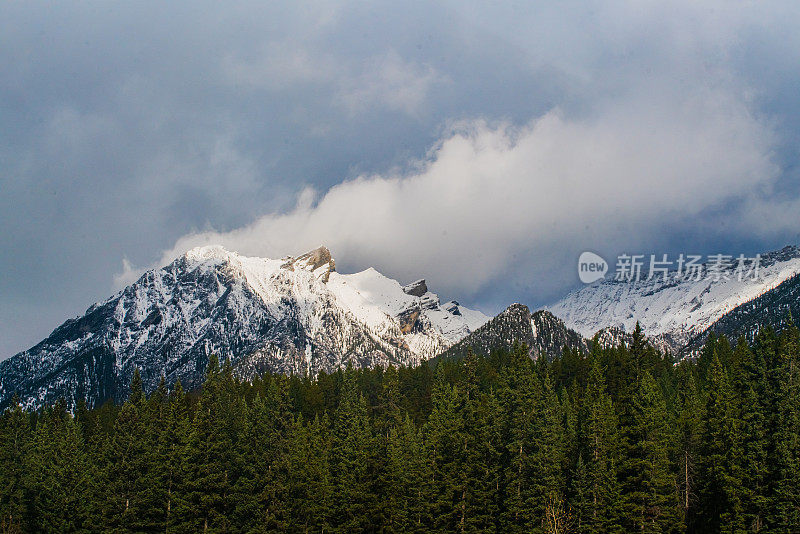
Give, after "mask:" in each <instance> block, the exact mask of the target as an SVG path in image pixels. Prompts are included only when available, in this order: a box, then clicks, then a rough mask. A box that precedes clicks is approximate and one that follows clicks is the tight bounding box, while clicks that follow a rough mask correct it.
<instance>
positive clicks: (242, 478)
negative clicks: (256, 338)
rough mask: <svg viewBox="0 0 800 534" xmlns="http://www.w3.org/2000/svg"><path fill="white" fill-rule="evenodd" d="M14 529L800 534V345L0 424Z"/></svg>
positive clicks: (399, 374)
mask: <svg viewBox="0 0 800 534" xmlns="http://www.w3.org/2000/svg"><path fill="white" fill-rule="evenodd" d="M0 513H1V514H2V519H1V523H2V532H271V531H281V532H284V531H286V532H552V533H567V532H588V533H599V532H619V533H624V532H798V531H800V334H798V330H797V329H796V328H795V327H790V328H786V329H784V330H782V332H781V333H780V334H777V333H775V332H773V331H772V330H771V329H769V328H765V329H762V330H761V332H760V333H759V334H758V336H757V338H756V339H755V341H754V343H752V344H748V343H747V342H746V341H744V340H743V339H742V340H739V341H738V342H736V343H733V344H732V343H730V342H729V341H728V340H727V339H726V338H724V337H720V338H717V337H712V338H710V339H709V340H708V342H707V344H706V345H705V346H704V348H703V349H702V350H701V352H700V353H699V355H698V357H697V358H695V359H693V360H692V361H689V360H684V361H681V362H680V363H677V364H675V363H673V361H672V359H671V358H670V357H668V356H664V355H662V354H660V353H658V352H657V351H655V350H654V349H653V348H652V347H650V346H649V345H648V344H647V343H646V342H645V340H644V337H643V336H642V334H641V331H639V330H638V329H637V332H636V333H635V334H634V336H633V341H632V342H631V343H630V344H629V345H628V346H623V347H617V348H605V349H604V348H599V347H595V348H594V349H593V350H592V351H591V352H590V353H589V354H581V353H578V352H575V351H570V350H567V351H565V353H564V354H563V355H562V356H561V357H560V358H557V359H555V360H554V361H550V362H549V361H547V360H545V359H544V358H542V359H539V360H538V361H533V360H531V359H530V358H528V357H527V350H526V348H525V347H511V348H509V350H508V351H505V352H497V353H493V354H491V355H489V356H476V355H474V354H471V353H470V354H468V355H467V356H466V358H464V359H462V360H459V361H441V362H432V363H428V364H424V365H422V366H420V367H416V368H403V369H394V368H389V369H385V370H383V369H373V370H345V371H340V372H337V373H334V374H331V375H325V374H323V375H320V376H318V377H316V378H315V379H310V378H303V377H298V376H290V377H285V376H280V375H265V376H263V377H261V378H260V379H257V380H255V381H254V382H251V383H242V382H239V381H238V380H237V379H236V378H235V377H234V375H233V373H232V370H231V368H230V366H229V365H227V364H225V363H222V364H220V363H218V362H217V361H216V360H214V359H213V358H212V360H211V362H210V363H209V365H208V370H207V377H206V381H205V385H204V387H203V388H202V390H201V391H196V392H186V391H183V389H182V388H181V386H180V384H177V385H176V386H175V387H174V388H172V389H171V390H168V389H167V388H166V387H165V386H164V385H163V384H162V386H161V387H159V389H158V390H156V391H155V392H153V393H152V394H151V395H149V397H148V396H146V395H145V394H144V393H143V391H142V387H141V380H140V379H139V377H138V375H137V376H135V377H134V380H133V382H132V384H131V394H130V398H129V400H128V401H127V402H126V403H125V404H124V405H122V406H116V405H114V404H112V403H108V404H106V405H103V406H101V407H99V408H97V409H93V410H88V409H86V408H85V407H83V406H79V407H78V408H77V409H76V410H74V413H70V412H69V411H67V410H66V409H65V407H64V406H61V405H56V406H50V407H47V408H45V409H42V410H38V411H26V410H23V409H21V408H20V407H19V406H12V407H10V408H9V409H7V410H6V411H5V413H4V414H3V416H2V422H1V423H0Z"/></svg>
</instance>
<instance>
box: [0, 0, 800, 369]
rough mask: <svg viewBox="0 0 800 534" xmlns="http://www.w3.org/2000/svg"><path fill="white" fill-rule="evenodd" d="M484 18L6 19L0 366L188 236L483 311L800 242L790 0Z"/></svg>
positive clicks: (359, 9) (114, 13) (280, 9)
mask: <svg viewBox="0 0 800 534" xmlns="http://www.w3.org/2000/svg"><path fill="white" fill-rule="evenodd" d="M487 4H488V3H483V2H481V3H477V2H476V3H470V2H463V1H459V2H437V3H431V4H428V3H422V2H397V1H393V2H387V3H381V2H352V3H351V2H338V1H337V2H331V3H327V2H316V3H303V5H302V6H300V5H296V3H293V2H284V3H273V2H235V1H229V2H198V1H193V2H183V1H171V2H145V1H137V2H127V3H119V2H57V3H50V2H3V3H2V4H0V73H2V75H0V224H1V225H2V232H0V268H1V269H2V271H1V274H2V275H1V276H0V358H3V357H8V356H10V355H12V354H14V353H16V352H17V351H19V350H23V349H25V348H28V347H29V346H31V345H33V344H34V343H36V342H38V341H39V340H41V339H42V338H44V337H45V336H46V335H47V334H48V333H49V332H50V331H51V330H52V329H53V328H54V327H56V326H57V325H58V324H60V323H61V322H63V321H64V320H65V319H67V318H69V317H73V316H76V315H80V314H82V313H83V311H84V310H85V309H86V308H87V307H88V306H89V305H90V304H91V303H93V302H95V301H97V300H100V299H104V298H106V297H108V296H109V295H111V294H112V293H113V292H114V291H116V290H118V289H119V288H120V287H121V286H123V285H124V284H126V283H129V282H130V281H132V280H134V279H135V277H136V276H137V275H138V274H140V273H141V272H142V270H144V269H147V268H150V267H152V266H155V265H160V264H163V263H165V262H168V261H169V260H170V259H172V258H173V257H175V256H176V255H178V254H180V253H182V252H184V251H185V250H186V249H188V248H190V247H192V246H195V245H198V244H205V243H220V244H223V245H224V246H226V247H228V248H230V249H232V250H237V251H239V252H241V253H244V254H250V255H262V256H271V257H277V256H284V255H286V254H297V253H301V252H304V251H305V250H307V249H310V248H313V247H315V246H317V245H319V244H326V245H327V246H328V247H329V248H330V249H331V250H332V252H333V254H334V257H335V258H336V261H337V266H338V268H339V270H340V271H343V272H353V271H356V270H361V269H364V268H366V267H368V266H374V267H375V268H377V269H378V270H380V271H381V272H383V273H385V274H387V275H389V276H392V277H395V278H397V279H399V280H400V281H401V282H404V283H405V282H408V281H410V280H412V279H416V278H420V277H424V278H427V279H428V282H429V283H428V285H429V287H431V289H432V290H434V291H436V292H438V293H439V294H440V296H441V297H443V298H448V299H450V298H455V299H457V300H459V301H460V302H461V303H462V304H466V305H470V306H473V307H478V308H480V309H481V310H483V311H484V312H486V313H496V312H498V311H499V310H501V309H502V308H504V307H505V306H507V305H508V304H510V303H512V302H515V301H520V302H524V303H527V304H529V305H532V306H540V305H543V304H547V303H549V302H551V301H553V300H554V299H556V298H557V297H558V296H559V295H561V294H563V293H564V292H565V291H567V290H569V289H570V288H572V287H574V286H575V284H576V283H577V282H578V280H577V272H576V269H575V263H576V261H577V257H578V255H579V254H580V253H581V252H582V251H583V250H593V251H596V252H599V253H601V254H603V255H605V256H606V258H607V259H608V258H609V257H612V258H613V256H614V255H616V254H618V253H620V252H629V253H631V252H639V253H647V254H649V253H659V254H661V253H678V252H686V253H695V252H697V253H703V254H710V253H718V252H722V253H730V254H736V255H738V254H739V253H746V254H753V253H755V252H759V251H766V250H771V249H774V248H780V247H782V246H783V245H785V244H788V243H799V242H800V180H799V178H800V170H799V169H798V162H800V146H799V145H798V141H800V100H798V88H799V87H800V32H798V31H797V28H798V27H800V3H798V2H797V1H796V0H793V1H786V2H769V1H757V2H756V1H736V0H734V1H730V0H726V1H721V0H720V1H700V2H698V1H697V0H686V1H683V0H673V1H670V2H664V3H661V2H655V1H649V0H637V1H591V0H584V1H580V2H570V1H565V2H552V1H544V2H531V1H525V2H516V3H515V2H502V3H492V5H491V6H489V5H487ZM612 263H613V262H612Z"/></svg>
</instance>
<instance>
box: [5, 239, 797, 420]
mask: <svg viewBox="0 0 800 534" xmlns="http://www.w3.org/2000/svg"><path fill="white" fill-rule="evenodd" d="M798 272H800V249H798V247H785V248H784V249H782V250H780V251H775V252H770V253H767V254H764V255H763V256H762V257H761V262H760V272H759V276H758V277H754V278H746V279H743V280H740V279H739V277H737V276H735V273H734V272H733V267H730V269H729V270H727V271H724V272H722V273H721V275H720V276H719V279H718V280H717V279H714V280H711V279H707V278H706V279H698V280H687V279H685V278H681V277H680V276H679V273H674V272H673V273H669V274H668V275H667V276H664V277H659V278H657V279H653V280H649V281H647V280H646V281H642V282H635V283H634V282H626V281H621V280H613V279H609V280H602V281H599V282H596V283H594V284H591V285H587V286H584V287H581V288H579V289H577V290H575V291H573V292H571V293H569V294H568V295H567V296H565V297H564V298H563V299H562V300H560V301H558V302H556V303H555V304H553V305H551V306H549V307H547V308H546V309H543V310H537V311H534V312H531V311H530V309H529V308H528V307H527V306H524V305H522V304H513V305H511V306H509V307H508V308H507V309H506V310H504V311H503V312H502V313H500V314H499V315H497V316H496V317H494V318H490V317H488V316H486V315H484V314H483V313H481V312H479V311H476V310H471V309H469V308H466V307H464V306H462V305H460V304H459V303H458V302H456V301H449V302H444V303H442V302H440V300H439V298H438V296H437V295H436V294H435V293H432V292H431V291H429V289H428V287H427V284H426V281H425V280H423V279H421V280H417V281H416V282H412V283H410V284H407V285H402V284H400V283H399V282H397V281H395V280H393V279H391V278H388V277H386V276H384V275H382V274H381V273H379V272H377V271H376V270H375V269H372V268H369V269H366V270H364V271H361V272H358V273H354V274H342V273H339V272H337V271H336V266H335V261H334V259H333V258H332V257H331V253H330V251H329V250H328V249H327V248H325V247H320V248H318V249H315V250H313V251H310V252H308V253H306V254H303V255H301V256H298V257H288V256H287V257H284V258H280V259H266V258H252V257H245V256H242V255H239V254H237V253H235V252H231V251H227V250H225V249H223V248H222V247H219V246H209V247H199V248H195V249H192V250H190V251H188V252H187V253H186V254H184V255H182V256H180V257H179V258H177V259H175V260H174V261H173V262H171V263H170V264H169V265H166V266H164V267H163V268H160V269H153V270H150V271H147V272H146V273H144V274H143V275H142V276H141V277H140V278H139V279H138V280H137V281H136V282H135V283H133V284H131V285H130V286H128V287H126V288H124V289H123V290H121V291H120V292H118V293H117V294H115V295H113V296H112V297H110V298H109V299H107V300H105V301H103V302H98V303H97V304H94V305H92V306H91V307H90V308H89V309H88V310H87V311H86V313H85V314H84V315H83V316H81V317H77V318H74V319H70V320H68V321H66V322H65V323H63V324H62V325H61V326H59V327H58V328H56V329H55V330H54V331H53V332H52V333H51V334H50V335H49V336H48V337H47V338H46V339H44V340H43V341H41V342H40V343H38V344H37V345H35V346H34V347H32V348H30V349H28V350H26V351H23V352H20V353H18V354H16V355H14V356H12V357H11V358H8V359H6V360H4V361H2V362H0V407H2V406H7V405H8V404H9V402H11V400H12V398H13V397H14V396H17V397H18V398H19V399H20V401H21V403H22V404H23V405H26V406H39V405H42V404H44V403H51V402H54V401H56V400H57V399H61V398H63V399H64V400H65V401H66V403H67V405H68V406H75V405H76V404H77V403H78V402H80V401H84V402H86V403H87V404H88V405H89V406H96V405H98V404H99V403H102V402H104V401H106V400H109V399H111V400H114V401H121V400H123V399H124V398H125V397H126V396H127V394H128V384H129V383H130V380H131V377H132V376H133V373H134V371H135V370H137V369H138V370H139V372H140V374H141V376H142V380H143V385H144V387H145V390H147V391H152V390H153V389H154V388H155V387H156V386H157V385H158V383H159V381H160V380H161V378H162V377H164V378H165V379H166V381H167V383H168V384H173V383H175V382H176V381H178V380H180V381H181V383H182V384H183V386H184V388H187V389H193V388H196V387H198V386H199V385H200V384H201V383H202V380H203V376H204V371H205V367H206V365H207V363H208V361H209V358H210V356H211V355H212V354H214V355H217V356H218V357H219V358H221V359H229V360H230V362H231V364H232V367H233V369H234V372H235V373H236V375H237V376H238V377H239V378H240V379H243V380H248V379H251V378H253V377H254V376H256V375H258V374H260V373H263V372H266V371H269V372H280V373H295V374H309V375H315V374H317V373H319V372H332V371H335V370H337V369H339V368H342V367H345V366H348V365H352V366H354V367H371V366H386V365H390V364H392V365H396V366H410V365H417V364H419V363H421V362H423V361H426V360H429V359H431V358H434V357H439V358H450V357H460V356H463V355H464V354H466V352H467V350H469V349H470V348H471V349H472V350H474V351H475V352H477V353H488V352H490V351H492V350H495V349H498V348H502V347H508V346H509V345H511V344H513V343H519V344H525V345H526V346H527V347H528V349H529V351H530V355H531V357H537V356H539V355H544V356H547V357H554V356H557V355H559V354H560V353H561V351H562V350H563V348H564V347H565V346H567V347H570V348H577V349H581V350H588V348H589V346H590V343H591V340H592V339H594V340H595V341H597V342H599V343H600V344H601V345H604V346H610V345H614V344H618V343H621V342H625V341H626V340H627V339H628V337H629V335H630V332H631V331H632V330H633V327H634V326H635V324H636V322H639V323H640V324H641V326H642V328H643V331H644V333H645V334H646V335H647V336H648V339H649V340H650V342H651V343H652V344H653V345H655V346H656V347H658V348H660V349H662V350H665V351H670V352H672V353H673V354H675V355H686V354H691V353H692V351H693V350H695V349H696V347H697V346H698V344H699V343H701V342H702V340H703V339H705V337H706V336H707V335H709V333H711V332H719V333H722V334H725V335H728V336H730V337H738V335H749V336H751V337H752V336H753V335H754V332H756V331H757V330H758V327H759V325H762V324H767V323H769V324H774V323H776V321H778V322H780V321H782V320H785V317H787V316H789V315H790V314H792V313H795V314H796V311H797V303H798V296H800V277H798V276H797V273H798Z"/></svg>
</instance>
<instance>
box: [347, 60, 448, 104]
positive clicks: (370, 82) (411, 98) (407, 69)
mask: <svg viewBox="0 0 800 534" xmlns="http://www.w3.org/2000/svg"><path fill="white" fill-rule="evenodd" d="M444 82H446V78H445V77H444V76H442V75H441V74H439V73H438V72H437V71H436V70H435V69H434V68H433V67H431V66H430V65H425V66H421V65H417V64H414V63H412V62H408V61H405V60H403V58H401V57H400V56H399V55H398V54H397V52H395V51H393V50H392V51H389V52H388V53H386V54H385V55H383V56H380V57H378V58H373V59H372V60H371V61H369V62H368V63H367V66H366V67H365V68H364V71H363V72H362V73H361V74H360V75H359V76H356V77H354V78H346V79H345V81H344V82H343V83H342V87H341V89H340V91H339V95H338V96H339V98H340V99H341V100H342V101H343V102H344V103H345V105H346V106H347V108H348V109H349V110H350V113H352V114H356V113H358V112H360V111H361V110H363V109H365V108H369V107H373V106H374V107H385V108H388V109H392V110H397V111H404V112H405V113H407V114H409V115H417V114H419V113H420V112H421V111H422V107H423V105H424V104H425V102H426V99H427V96H428V92H429V91H430V90H431V88H432V86H434V85H435V84H440V83H444Z"/></svg>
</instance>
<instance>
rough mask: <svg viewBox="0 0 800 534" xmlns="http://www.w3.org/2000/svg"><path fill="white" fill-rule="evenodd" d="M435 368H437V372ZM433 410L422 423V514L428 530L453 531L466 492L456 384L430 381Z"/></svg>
mask: <svg viewBox="0 0 800 534" xmlns="http://www.w3.org/2000/svg"><path fill="white" fill-rule="evenodd" d="M438 372H439V370H438V369H437V373H438ZM431 400H432V402H433V410H432V411H431V414H430V417H429V419H428V422H427V423H426V425H425V446H426V457H427V459H428V475H429V477H430V480H429V482H428V485H429V487H430V490H431V493H430V495H429V497H428V499H426V500H427V503H428V507H427V512H426V515H427V516H428V518H429V521H430V523H429V529H430V530H432V531H450V532H452V531H457V530H458V529H459V525H460V523H461V521H460V520H461V518H462V517H463V515H462V506H461V505H462V503H463V501H464V495H465V491H466V477H465V473H464V471H465V469H464V462H465V459H464V441H465V438H464V421H463V413H462V406H461V404H462V402H463V399H462V397H461V395H460V393H459V391H458V388H457V387H454V386H451V385H450V384H447V383H445V382H444V381H443V380H442V379H441V378H440V376H437V377H436V379H435V381H434V386H433V392H432V399H431Z"/></svg>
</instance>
